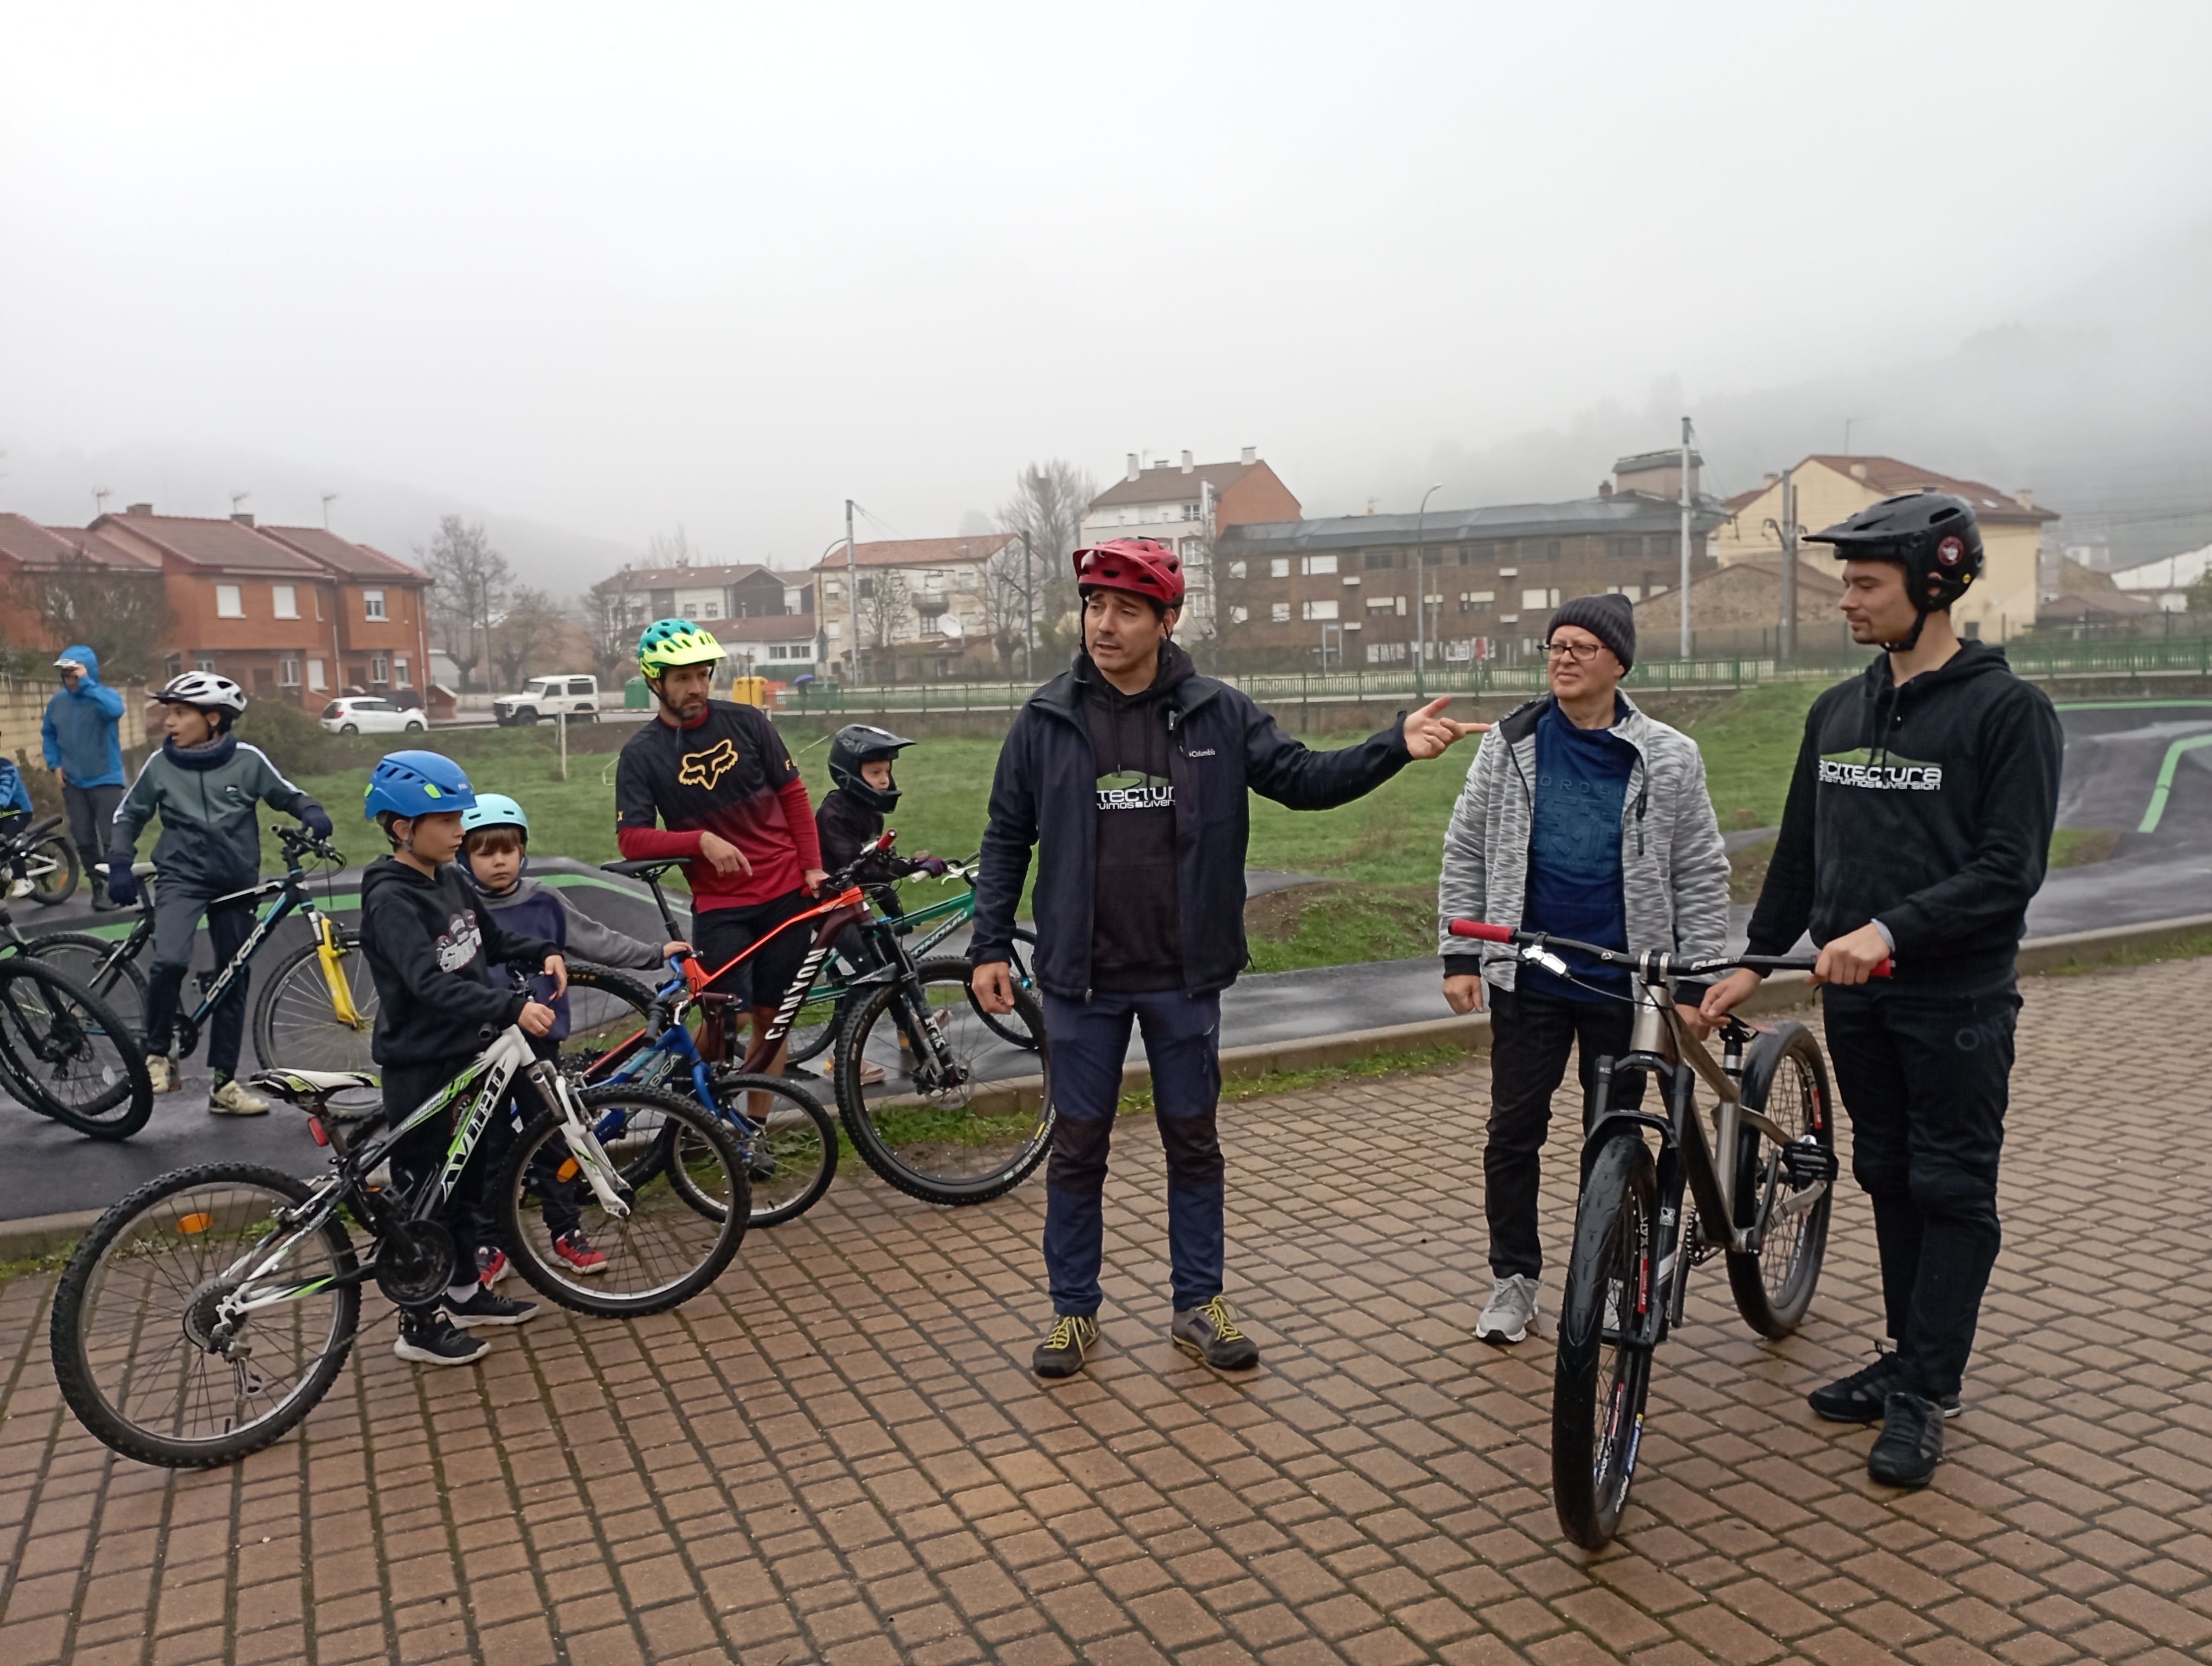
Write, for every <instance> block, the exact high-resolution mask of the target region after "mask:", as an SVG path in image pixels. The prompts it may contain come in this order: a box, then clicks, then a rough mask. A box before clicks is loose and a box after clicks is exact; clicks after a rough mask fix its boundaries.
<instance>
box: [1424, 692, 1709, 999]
mask: <svg viewBox="0 0 2212 1666" xmlns="http://www.w3.org/2000/svg"><path fill="white" fill-rule="evenodd" d="M1552 699H1553V696H1550V695H1548V694H1547V695H1546V696H1543V697H1542V698H1541V699H1540V700H1532V701H1530V702H1528V704H1526V705H1525V706H1520V707H1516V708H1515V709H1514V710H1512V711H1510V712H1509V713H1507V714H1506V715H1505V716H1504V719H1503V720H1502V721H1500V722H1499V723H1498V727H1496V728H1494V729H1492V731H1491V732H1490V733H1488V734H1486V735H1485V736H1483V738H1482V745H1481V746H1480V748H1479V749H1478V750H1477V751H1476V752H1475V755H1474V763H1472V764H1471V765H1470V766H1468V772H1467V786H1466V787H1465V788H1464V789H1463V790H1462V792H1461V793H1460V795H1459V803H1458V805H1457V806H1455V808H1454V809H1453V811H1452V818H1451V824H1450V826H1449V827H1448V828H1447V829H1446V830H1445V831H1444V864H1443V875H1442V877H1441V878H1440V879H1438V880H1437V945H1438V952H1440V953H1442V954H1443V957H1444V960H1445V971H1446V973H1447V974H1448V975H1449V974H1451V973H1457V972H1473V971H1474V970H1477V968H1478V967H1480V971H1481V975H1482V976H1483V978H1484V979H1485V981H1486V982H1490V983H1492V984H1494V985H1496V986H1497V987H1498V988H1501V989H1510V988H1512V987H1513V982H1514V974H1515V973H1516V971H1517V970H1519V967H1518V963H1517V962H1516V960H1515V958H1514V952H1513V951H1512V950H1511V949H1510V948H1506V947H1504V945H1498V944H1490V943H1478V942H1476V941H1475V940H1474V939H1471V938H1464V937H1454V936H1452V935H1450V928H1451V922H1452V921H1455V920H1482V921H1488V922H1489V923H1490V924H1492V925H1493V926H1512V927H1517V926H1519V925H1520V923H1521V911H1522V903H1523V901H1524V899H1525V897H1526V895H1527V891H1528V834H1529V830H1530V828H1531V827H1532V825H1533V824H1534V819H1535V808H1536V786H1535V781H1536V724H1537V721H1538V720H1539V719H1540V718H1541V717H1542V716H1543V714H1544V713H1545V711H1546V709H1547V708H1548V707H1549V706H1550V705H1551V703H1552ZM1621 703H1622V704H1623V705H1624V706H1626V708H1627V711H1626V714H1625V715H1624V716H1623V717H1622V718H1621V720H1620V722H1619V723H1618V724H1617V725H1616V726H1615V727H1614V729H1613V733H1615V734H1616V735H1618V736H1619V737H1620V739H1623V740H1625V741H1626V742H1627V743H1628V744H1629V745H1631V746H1632V747H1634V748H1635V749H1636V759H1637V761H1636V765H1635V767H1634V768H1633V769H1632V770H1631V771H1630V773H1629V777H1628V793H1627V796H1626V799H1625V800H1623V801H1622V804H1621V811H1620V889H1621V897H1622V901H1623V903H1624V904H1625V908H1624V912H1625V914H1626V918H1627V921H1628V946H1629V947H1630V948H1631V949H1636V950H1641V949H1666V950H1669V951H1671V952H1674V953H1677V954H1682V955H1688V956H1693V957H1694V956H1700V955H1717V954H1721V953H1723V952H1726V950H1727V947H1728V913H1729V894H1728V889H1729V861H1728V852H1727V850H1726V849H1725V848H1723V845H1722V843H1721V829H1720V821H1719V818H1717V817H1716V816H1715V815H1714V814H1713V805H1712V800H1711V798H1709V797H1708V796H1707V795H1706V793H1705V759H1704V757H1702V756H1700V755H1699V751H1698V747H1697V743H1696V742H1695V741H1693V740H1692V739H1690V738H1689V736H1687V735H1686V734H1684V733H1682V732H1681V731H1680V730H1679V729H1672V728H1669V727H1668V726H1667V725H1665V724H1664V723H1661V722H1658V721H1655V720H1654V719H1652V718H1649V717H1646V716H1645V715H1644V714H1643V713H1642V712H1641V711H1639V710H1638V709H1637V708H1636V706H1635V704H1634V702H1632V701H1630V700H1629V699H1628V698H1627V696H1625V695H1624V696H1621Z"/></svg>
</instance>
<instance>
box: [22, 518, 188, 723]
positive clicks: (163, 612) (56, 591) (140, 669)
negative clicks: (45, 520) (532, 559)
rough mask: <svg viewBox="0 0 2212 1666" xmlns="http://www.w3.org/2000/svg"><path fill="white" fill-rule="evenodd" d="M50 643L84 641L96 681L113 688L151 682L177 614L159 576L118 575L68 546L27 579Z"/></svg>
mask: <svg viewBox="0 0 2212 1666" xmlns="http://www.w3.org/2000/svg"><path fill="white" fill-rule="evenodd" d="M26 577H27V579H29V580H30V582H31V587H32V597H31V599H32V601H33V605H35V606H36V607H37V609H38V613H39V623H40V624H41V625H43V626H44V627H45V629H46V635H47V637H48V639H49V640H51V641H54V642H58V643H67V642H82V643H83V644H84V645H85V646H86V647H87V648H90V649H91V650H92V651H93V652H94V653H95V654H98V655H99V656H100V681H102V682H103V683H106V684H110V685H112V686H113V687H116V688H121V687H123V686H125V684H131V683H140V682H145V681H147V680H149V679H150V678H152V677H153V675H154V673H155V671H156V670H158V669H159V667H160V665H161V644H162V643H163V642H165V641H167V640H168V639H169V635H170V632H171V629H172V627H173V625H174V623H175V616H174V615H173V614H172V613H171V612H170V611H169V604H168V601H167V598H166V597H164V595H163V594H162V592H161V575H158V574H153V573H148V574H138V573H131V572H118V570H117V569H114V568H112V567H109V566H107V565H106V564H105V563H103V562H99V561H95V560H94V558H93V557H92V556H90V555H89V554H88V553H87V552H86V550H85V549H84V546H83V545H82V544H76V545H73V546H71V548H70V552H69V553H68V554H67V555H65V556H62V557H61V559H60V560H59V562H57V563H56V565H55V566H53V567H52V568H51V569H41V570H40V571H38V572H37V573H36V574H35V575H26Z"/></svg>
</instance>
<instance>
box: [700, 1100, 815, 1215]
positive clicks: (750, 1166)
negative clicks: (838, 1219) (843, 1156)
mask: <svg viewBox="0 0 2212 1666" xmlns="http://www.w3.org/2000/svg"><path fill="white" fill-rule="evenodd" d="M714 1099H715V1103H716V1104H717V1106H718V1107H719V1109H720V1110H721V1113H722V1119H723V1121H724V1122H726V1124H727V1125H728V1127H729V1129H730V1132H731V1133H732V1134H734V1135H735V1136H736V1137H737V1141H738V1146H739V1148H740V1149H742V1150H743V1151H744V1154H745V1178H746V1179H747V1180H749V1181H750V1182H751V1184H752V1198H753V1201H752V1225H755V1226H781V1225H782V1224H783V1223H784V1222H785V1221H787V1220H796V1219H798V1218H799V1216H801V1215H803V1214H805V1213H806V1212H807V1211H808V1210H809V1209H811V1208H812V1207H814V1206H815V1205H816V1204H817V1203H818V1202H820V1201H821V1200H822V1194H823V1193H824V1192H826V1191H828V1190H829V1183H830V1182H831V1181H832V1180H834V1179H836V1177H837V1124H836V1122H833V1121H832V1120H831V1119H830V1116H829V1112H828V1111H826V1110H823V1108H822V1104H821V1102H820V1101H819V1100H817V1099H816V1098H815V1097H814V1096H813V1095H812V1094H811V1093H809V1092H807V1091H806V1090H805V1089H804V1088H802V1087H800V1086H799V1085H798V1084H797V1083H795V1082H792V1081H788V1080H787V1079H784V1078H783V1077H781V1076H747V1075H744V1074H743V1073H739V1072H737V1071H732V1072H729V1073H726V1074H720V1075H717V1076H716V1077H715V1078H714ZM669 1178H670V1180H671V1182H672V1183H674V1184H675V1186H676V1187H677V1189H678V1190H679V1191H680V1190H683V1189H686V1188H688V1187H689V1186H690V1171H689V1170H684V1169H682V1168H676V1169H671V1170H670V1171H669Z"/></svg>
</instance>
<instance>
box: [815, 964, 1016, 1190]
mask: <svg viewBox="0 0 2212 1666" xmlns="http://www.w3.org/2000/svg"><path fill="white" fill-rule="evenodd" d="M968 976H969V969H968V963H967V962H966V961H964V960H955V959H951V958H939V959H932V960H925V961H923V962H922V963H921V964H920V965H919V966H917V967H916V968H915V979H916V981H917V982H919V983H920V984H921V988H922V991H923V996H924V999H925V1000H926V1001H927V1003H928V1007H929V1017H930V1018H931V1019H932V1020H933V1021H934V1022H935V1023H937V1024H938V1025H939V1028H940V1033H942V1034H944V1035H945V1037H946V1040H947V1044H948V1046H949V1047H950V1048H951V1050H952V1051H953V1053H954V1054H955V1055H957V1059H958V1061H959V1062H960V1063H961V1065H962V1066H963V1068H964V1067H967V1066H969V1064H971V1063H972V1062H973V1061H975V1059H976V1058H977V1057H981V1056H986V1055H987V1053H988V1052H989V1051H990V1050H991V1049H1000V1050H1002V1051H1003V1050H1006V1049H1004V1044H1003V1041H1002V1038H1001V1037H1000V1032H999V1031H997V1029H996V1028H995V1027H991V1028H986V1027H985V1026H984V1025H983V1024H982V1023H981V1018H982V1017H983V1014H982V1012H981V1009H980V1008H979V1007H978V1006H976V1005H975V1002H974V1000H972V998H971V996H970V994H969V988H968ZM907 1002H908V994H907V986H906V984H905V982H903V981H901V982H893V983H886V984H884V985H882V986H881V987H879V988H876V989H873V990H872V991H870V992H869V994H868V996H867V999H866V1000H863V1001H861V1002H860V1004H859V1005H858V1006H855V1007H854V1009H853V1012H852V1014H851V1016H850V1017H849V1018H847V1020H846V1023H845V1033H844V1035H843V1036H842V1037H841V1038H840V1039H839V1042H838V1045H837V1109H838V1112H839V1114H840V1116H842V1120H843V1122H844V1124H845V1132H846V1133H847V1134H848V1135H850V1136H851V1138H852V1141H853V1148H854V1150H855V1151H857V1152H860V1158H861V1160H862V1161H863V1162H865V1163H866V1164H867V1165H868V1166H869V1167H870V1168H872V1169H873V1170H875V1171H876V1172H877V1173H878V1175H880V1176H881V1177H883V1178H884V1180H885V1181H887V1182H888V1183H890V1184H891V1185H893V1186H896V1188H897V1189H899V1190H901V1191H902V1192H904V1193H905V1194H906V1195H908V1196H909V1197H917V1198H920V1199H921V1200H922V1201H924V1202H926V1203H939V1204H946V1205H956V1204H963V1203H981V1202H984V1201H987V1200H989V1199H991V1198H994V1197H998V1196H1000V1195H1003V1194H1004V1193H1006V1192H1009V1191H1012V1189H1014V1188H1015V1187H1016V1186H1018V1185H1020V1184H1021V1183H1022V1182H1023V1181H1024V1180H1026V1179H1028V1178H1029V1177H1030V1175H1032V1174H1034V1173H1035V1172H1036V1168H1037V1165H1038V1164H1040V1163H1042V1162H1043V1161H1044V1159H1045V1154H1046V1152H1048V1151H1050V1150H1051V1148H1052V1135H1053V1129H1054V1124H1055V1122H1056V1120H1057V1115H1058V1113H1057V1111H1056V1110H1055V1108H1054V1104H1053V1097H1052V1062H1051V1049H1050V1048H1049V1046H1048V1045H1047V1044H1046V1043H1045V1040H1044V1010H1043V1008H1042V1007H1041V1006H1039V1005H1038V1004H1037V1000H1036V996H1035V995H1033V994H1030V992H1029V991H1028V990H1026V989H1023V988H1016V989H1015V990H1014V1011H1013V1012H1012V1013H1010V1014H1006V1015H1005V1016H1006V1018H1007V1019H1008V1020H1009V1021H1011V1020H1012V1019H1013V1018H1017V1017H1018V1018H1019V1019H1020V1020H1021V1022H1022V1023H1023V1024H1024V1025H1026V1026H1027V1028H1028V1030H1029V1032H1030V1034H1031V1035H1032V1036H1034V1037H1036V1038H1037V1046H1036V1049H1035V1061H1034V1064H1033V1065H1032V1063H1031V1061H1030V1059H1028V1058H1024V1059H1023V1060H1022V1061H1021V1063H1020V1066H1019V1067H1018V1069H1006V1070H1004V1071H1002V1072H1001V1074H1002V1075H1003V1076H1004V1077H1005V1078H1006V1079H1007V1080H1010V1081H1012V1080H1019V1079H1028V1080H1030V1082H1031V1083H1032V1088H1031V1090H1030V1091H1022V1090H1019V1089H1017V1088H1012V1087H1001V1086H999V1085H996V1084H995V1083H994V1082H992V1081H988V1080H986V1081H982V1082H981V1083H980V1084H979V1083H978V1082H977V1081H976V1080H975V1079H970V1080H969V1081H968V1082H966V1083H964V1084H955V1085H951V1086H948V1087H943V1088H932V1087H930V1086H928V1085H926V1084H923V1083H921V1082H920V1081H918V1080H916V1079H915V1078H914V1077H913V1076H911V1075H910V1074H908V1073H910V1072H912V1071H914V1070H915V1068H916V1065H915V1058H914V1055H913V1052H912V1049H901V1048H899V1047H898V1045H897V1043H896V1037H897V1035H898V1033H899V1031H900V1029H901V1026H900V1025H899V1023H898V1020H897V1018H896V1012H897V1011H898V1010H900V1009H902V1008H904V1006H906V1004H907ZM984 1037H988V1044H987V1045H986V1044H985V1042H984V1039H983V1038H984ZM871 1055H873V1056H871ZM868 1063H874V1064H877V1065H878V1066H879V1067H882V1068H883V1069H884V1071H885V1073H886V1079H885V1081H884V1083H882V1084H880V1085H865V1084H863V1083H862V1082H861V1080H860V1076H861V1073H862V1067H864V1066H865V1065H866V1064H868ZM979 1090H980V1091H979ZM978 1097H982V1099H983V1104H984V1106H985V1109H984V1110H976V1108H975V1105H976V1101H977V1099H978Z"/></svg>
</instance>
